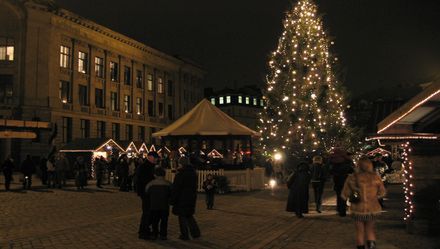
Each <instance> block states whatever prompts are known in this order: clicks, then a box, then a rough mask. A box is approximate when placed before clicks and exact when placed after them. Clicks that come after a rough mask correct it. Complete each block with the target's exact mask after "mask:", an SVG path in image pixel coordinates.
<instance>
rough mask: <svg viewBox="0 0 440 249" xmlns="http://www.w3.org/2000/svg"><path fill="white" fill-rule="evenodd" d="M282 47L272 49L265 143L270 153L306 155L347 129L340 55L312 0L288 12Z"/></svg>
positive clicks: (264, 114)
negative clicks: (333, 48) (337, 71)
mask: <svg viewBox="0 0 440 249" xmlns="http://www.w3.org/2000/svg"><path fill="white" fill-rule="evenodd" d="M283 25H284V31H283V33H282V35H281V37H280V38H279V41H278V48H277V49H276V51H274V52H273V53H272V54H271V55H270V60H269V73H268V75H267V89H266V90H265V92H264V97H265V101H266V105H265V108H264V111H263V112H262V113H261V119H260V121H261V124H260V126H259V130H260V133H261V135H262V136H261V138H260V142H261V147H262V150H263V152H264V154H266V155H271V154H273V153H275V152H283V153H285V154H286V155H287V156H295V157H302V156H305V155H309V154H310V153H317V152H319V151H324V150H327V151H328V150H330V149H331V147H332V146H334V145H335V143H336V142H337V141H338V140H339V139H340V138H341V136H343V134H344V133H345V128H346V127H345V126H346V120H345V118H344V98H343V89H342V87H341V85H340V84H339V83H338V81H337V79H336V76H335V75H336V74H335V72H334V71H335V63H336V60H337V58H335V57H332V55H331V54H330V52H329V47H330V45H331V44H333V42H330V41H329V38H328V37H327V34H326V32H325V31H324V29H323V25H322V19H321V17H319V16H318V13H317V6H316V5H315V4H314V3H313V1H312V0H299V1H298V3H297V4H296V5H295V6H293V8H292V10H291V11H290V12H288V13H287V14H286V18H285V20H284V22H283Z"/></svg>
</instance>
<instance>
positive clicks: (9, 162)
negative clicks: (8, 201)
mask: <svg viewBox="0 0 440 249" xmlns="http://www.w3.org/2000/svg"><path fill="white" fill-rule="evenodd" d="M13 169H14V160H13V159H12V157H11V155H9V156H8V157H7V158H6V160H5V162H4V163H3V164H2V170H3V175H4V176H5V190H6V191H9V190H10V186H11V181H12V171H13Z"/></svg>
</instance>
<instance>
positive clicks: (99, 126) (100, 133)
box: [96, 121, 105, 138]
mask: <svg viewBox="0 0 440 249" xmlns="http://www.w3.org/2000/svg"><path fill="white" fill-rule="evenodd" d="M96 136H97V137H98V138H105V122H104V121H98V122H96Z"/></svg>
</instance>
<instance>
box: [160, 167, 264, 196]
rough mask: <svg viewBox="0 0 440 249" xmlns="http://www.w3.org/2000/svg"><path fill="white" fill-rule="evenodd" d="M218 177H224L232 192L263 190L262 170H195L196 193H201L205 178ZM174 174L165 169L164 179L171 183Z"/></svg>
mask: <svg viewBox="0 0 440 249" xmlns="http://www.w3.org/2000/svg"><path fill="white" fill-rule="evenodd" d="M209 174H211V175H214V176H216V175H218V176H226V178H227V179H228V181H229V187H230V188H231V190H232V191H251V190H259V189H264V187H265V177H264V169H263V168H254V169H245V170H224V169H219V170H197V176H198V179H197V183H198V185H197V186H198V189H197V190H198V191H199V192H203V188H202V186H203V182H204V181H205V180H206V178H207V176H208V175H209ZM175 175H176V172H174V171H172V170H171V169H167V171H166V175H165V179H166V180H168V181H170V182H173V181H174V177H175Z"/></svg>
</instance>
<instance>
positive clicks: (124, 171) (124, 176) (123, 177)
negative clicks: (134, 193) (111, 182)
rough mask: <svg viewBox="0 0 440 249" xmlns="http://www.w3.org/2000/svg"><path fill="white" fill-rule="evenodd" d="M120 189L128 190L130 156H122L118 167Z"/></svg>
mask: <svg viewBox="0 0 440 249" xmlns="http://www.w3.org/2000/svg"><path fill="white" fill-rule="evenodd" d="M118 176H119V184H120V185H119V191H128V157H127V156H126V155H124V156H122V157H121V159H120V160H119V167H118Z"/></svg>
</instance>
